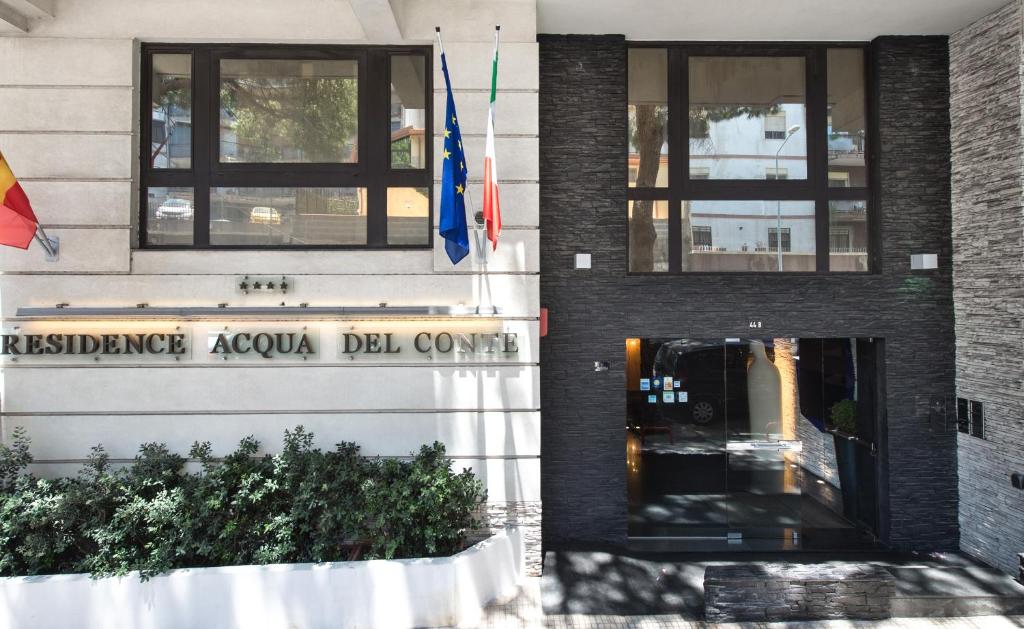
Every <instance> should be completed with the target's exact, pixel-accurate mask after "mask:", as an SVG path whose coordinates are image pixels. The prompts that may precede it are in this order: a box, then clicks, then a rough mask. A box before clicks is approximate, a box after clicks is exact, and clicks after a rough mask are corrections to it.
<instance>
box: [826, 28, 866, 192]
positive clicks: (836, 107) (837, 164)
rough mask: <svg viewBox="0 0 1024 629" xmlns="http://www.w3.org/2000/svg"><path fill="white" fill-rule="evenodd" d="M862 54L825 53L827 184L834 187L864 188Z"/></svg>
mask: <svg viewBox="0 0 1024 629" xmlns="http://www.w3.org/2000/svg"><path fill="white" fill-rule="evenodd" d="M866 129H867V117H866V116H865V114H864V51H863V50H862V49H860V48H830V49H829V51H828V185H829V186H830V187H835V188H851V187H853V188H858V187H864V186H867V168H866V167H865V165H864V139H865V136H866V135H867V132H866Z"/></svg>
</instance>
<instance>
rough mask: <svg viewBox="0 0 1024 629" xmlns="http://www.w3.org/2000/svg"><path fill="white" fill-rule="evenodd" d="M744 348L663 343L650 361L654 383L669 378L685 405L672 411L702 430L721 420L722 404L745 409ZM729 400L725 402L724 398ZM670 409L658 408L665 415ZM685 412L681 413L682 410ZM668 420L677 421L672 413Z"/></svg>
mask: <svg viewBox="0 0 1024 629" xmlns="http://www.w3.org/2000/svg"><path fill="white" fill-rule="evenodd" d="M745 356H746V345H745V344H742V345H741V344H725V345H723V343H722V342H721V341H699V340H695V339H682V340H678V341H671V342H668V343H663V344H662V345H661V346H660V347H659V348H658V352H657V354H656V355H655V357H654V366H653V367H654V369H653V372H654V373H653V376H654V378H655V379H660V378H664V377H665V376H671V377H672V379H673V380H674V383H673V384H674V387H673V388H674V389H675V391H676V395H683V394H685V395H686V400H687V401H686V402H682V403H677V404H676V405H674V408H678V409H679V411H682V416H683V417H684V418H686V419H689V420H690V421H692V422H693V423H694V424H698V425H701V426H706V425H708V424H711V423H716V422H720V421H721V420H722V419H723V418H724V413H725V410H726V404H727V403H728V404H730V405H735V407H736V408H740V407H744V408H745V406H746V362H745ZM727 397H728V398H729V399H728V400H727V399H726V398H727ZM669 408H673V407H672V406H670V405H661V409H660V410H661V412H662V413H666V412H669ZM683 409H685V410H683ZM670 415H671V416H675V417H679V415H678V414H677V413H675V412H671V413H670Z"/></svg>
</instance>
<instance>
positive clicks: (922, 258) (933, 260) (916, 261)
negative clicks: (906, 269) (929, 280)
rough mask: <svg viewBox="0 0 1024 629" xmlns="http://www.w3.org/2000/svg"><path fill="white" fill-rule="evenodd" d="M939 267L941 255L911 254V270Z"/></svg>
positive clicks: (927, 269) (929, 269)
mask: <svg viewBox="0 0 1024 629" xmlns="http://www.w3.org/2000/svg"><path fill="white" fill-rule="evenodd" d="M937 268H939V256H938V254H935V253H915V254H913V255H911V256H910V270H911V271H931V270H933V269H937Z"/></svg>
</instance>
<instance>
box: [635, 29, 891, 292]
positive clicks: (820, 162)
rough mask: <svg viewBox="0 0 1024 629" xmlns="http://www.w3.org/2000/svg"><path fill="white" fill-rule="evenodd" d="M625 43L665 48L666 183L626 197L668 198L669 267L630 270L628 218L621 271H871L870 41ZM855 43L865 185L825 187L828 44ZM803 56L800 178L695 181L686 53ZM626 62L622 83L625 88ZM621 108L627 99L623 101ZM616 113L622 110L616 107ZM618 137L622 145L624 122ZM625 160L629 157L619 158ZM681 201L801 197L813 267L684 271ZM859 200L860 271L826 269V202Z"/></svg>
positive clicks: (876, 238)
mask: <svg viewBox="0 0 1024 629" xmlns="http://www.w3.org/2000/svg"><path fill="white" fill-rule="evenodd" d="M626 46H627V54H628V50H630V49H634V48H636V49H642V48H661V49H665V50H666V51H667V55H668V63H667V64H666V65H667V72H668V76H666V77H665V80H666V84H667V90H668V91H667V94H668V111H669V114H668V123H667V124H668V130H667V137H668V185H667V186H664V187H646V188H637V187H632V186H630V185H629V183H628V181H627V185H626V198H627V200H628V201H638V200H650V201H668V209H669V225H668V267H669V270H668V271H632V270H630V269H629V263H628V261H629V260H631V259H632V257H631V255H630V252H629V237H628V233H629V218H628V215H626V213H625V212H624V214H623V215H624V221H625V224H626V234H627V237H626V260H627V268H626V273H627V275H641V276H643V275H658V276H664V275H682V276H686V275H729V276H742V275H757V276H759V277H764V276H772V275H780V276H785V275H830V276H839V275H853V276H856V275H867V274H877V273H879V269H880V266H881V265H880V263H879V262H880V260H881V244H882V242H881V234H880V231H879V228H880V221H879V219H878V177H879V173H878V169H877V161H878V160H877V146H878V135H877V117H876V112H877V102H876V99H877V84H876V82H877V77H875V75H874V72H873V71H872V66H873V60H872V47H871V45H870V44H869V43H866V42H783V43H772V42H764V43H761V42H663V41H651V42H627V44H626ZM834 48H857V49H860V50H862V51H863V59H864V115H865V121H866V126H867V129H866V138H865V144H866V150H865V154H864V160H865V164H864V166H865V173H866V176H867V179H868V185H867V186H865V187H849V188H831V187H829V178H828V171H829V167H828V134H827V128H828V127H827V124H828V50H829V49H834ZM707 56H713V57H794V56H796V57H803V58H804V61H805V62H804V71H805V88H806V89H805V101H806V102H805V106H806V119H805V123H806V128H805V129H804V131H805V133H806V137H807V178H806V179H761V180H758V179H699V178H693V179H691V178H690V176H689V175H690V137H689V136H690V131H689V129H690V124H689V110H690V99H689V59H690V57H707ZM628 66H629V64H628V63H627V64H626V72H625V74H626V76H625V77H624V83H625V87H626V93H627V94H628V88H629V68H628ZM627 106H628V103H627ZM623 117H624V118H625V117H626V113H625V112H623ZM625 133H626V138H625V143H626V145H627V146H628V144H629V128H628V125H626V130H625ZM623 161H624V162H627V163H628V159H625V160H623ZM686 201H806V202H813V203H814V207H815V210H814V213H815V270H813V271H787V270H783V271H686V270H683V269H682V257H683V256H682V244H683V243H682V241H683V238H682V233H681V230H682V205H683V203H684V202H686ZM830 201H866V202H867V220H868V257H867V270H866V271H830V270H829V242H830V240H829V220H830V217H829V202H830Z"/></svg>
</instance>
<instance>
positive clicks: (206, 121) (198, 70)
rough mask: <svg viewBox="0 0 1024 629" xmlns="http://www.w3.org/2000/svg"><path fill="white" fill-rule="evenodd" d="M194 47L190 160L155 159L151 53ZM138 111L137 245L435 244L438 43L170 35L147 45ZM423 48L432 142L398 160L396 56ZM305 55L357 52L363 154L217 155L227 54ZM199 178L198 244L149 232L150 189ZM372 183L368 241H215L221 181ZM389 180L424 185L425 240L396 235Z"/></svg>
mask: <svg viewBox="0 0 1024 629" xmlns="http://www.w3.org/2000/svg"><path fill="white" fill-rule="evenodd" d="M157 54H190V55H191V56H192V138H191V140H192V159H191V168H188V169H182V168H176V169H171V168H153V167H152V165H151V155H150V151H151V146H152V144H151V134H152V104H151V103H152V94H151V92H152V80H153V55H157ZM141 55H142V59H141V64H140V68H141V80H140V96H139V97H140V101H139V102H140V103H141V106H140V111H139V120H140V127H139V138H140V144H139V148H140V150H139V184H138V192H139V197H138V199H139V202H138V217H139V223H138V224H139V232H138V248H139V249H147V250H185V251H192V250H219V251H238V250H243V251H244V250H254V249H255V250H280V251H308V250H327V251H331V250H381V249H387V250H407V249H414V250H422V249H432V248H433V246H434V181H433V172H434V170H433V162H434V151H433V145H434V143H433V139H434V136H433V101H434V86H433V48H432V47H431V46H345V45H305V44H295V45H293V44H171V43H144V44H142V47H141ZM402 55H422V56H423V58H424V104H425V106H426V112H425V114H424V126H425V129H424V132H423V135H424V138H425V142H427V144H428V148H427V150H426V151H425V164H424V167H423V168H418V169H417V168H392V167H391V144H390V142H391V130H390V110H391V59H392V58H393V57H396V56H402ZM221 59H243V60H244V59H300V60H328V61H334V60H355V61H356V63H357V68H358V80H359V82H358V96H357V99H358V100H357V103H358V110H359V117H358V123H359V128H358V131H357V136H356V137H357V140H356V141H357V143H358V144H357V146H358V148H357V151H358V152H357V161H356V162H350V163H242V162H231V163H220V161H219V159H220V97H219V90H220V60H221ZM164 187H189V188H193V199H194V200H193V234H192V236H193V242H192V244H173V245H157V244H152V243H148V242H147V232H146V223H147V219H148V214H149V208H148V189H149V188H164ZM218 187H229V188H365V189H366V198H367V216H366V243H365V244H355V245H353V244H349V245H339V244H321V245H302V246H295V245H257V244H242V245H224V244H211V243H210V198H211V194H212V192H213V189H214V188H218ZM388 188H426V189H427V192H428V196H427V203H428V210H427V238H426V242H425V243H424V244H418V245H389V244H388V238H387V220H388V214H387V190H388Z"/></svg>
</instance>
